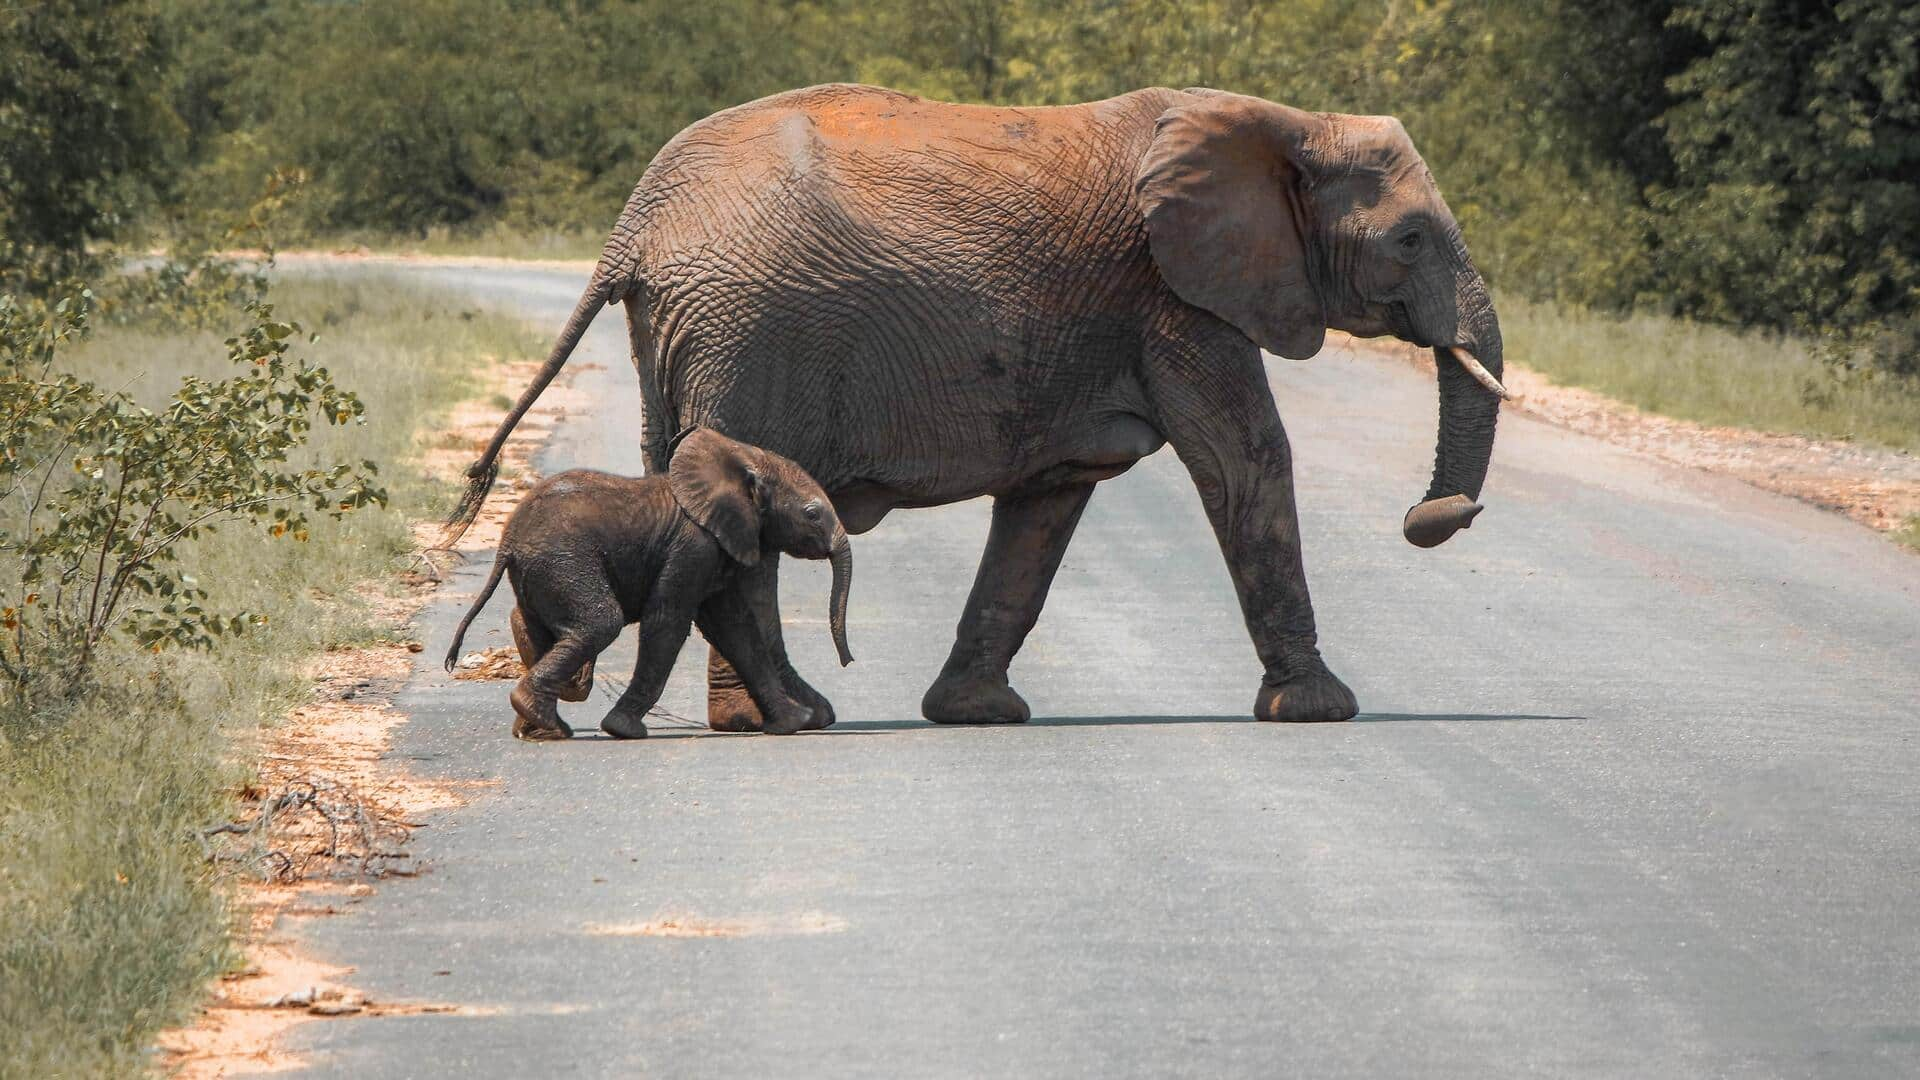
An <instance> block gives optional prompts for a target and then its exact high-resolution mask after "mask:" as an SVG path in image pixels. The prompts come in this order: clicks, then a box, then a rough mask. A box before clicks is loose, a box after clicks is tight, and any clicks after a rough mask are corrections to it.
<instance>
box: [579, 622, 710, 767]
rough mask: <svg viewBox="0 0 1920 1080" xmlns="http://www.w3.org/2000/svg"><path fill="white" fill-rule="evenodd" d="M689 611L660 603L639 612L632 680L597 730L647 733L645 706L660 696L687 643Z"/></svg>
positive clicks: (618, 734) (632, 735) (628, 735)
mask: <svg viewBox="0 0 1920 1080" xmlns="http://www.w3.org/2000/svg"><path fill="white" fill-rule="evenodd" d="M692 623H693V616H692V613H691V612H689V611H687V610H686V609H685V608H681V607H670V606H665V605H662V606H659V607H653V608H650V609H649V610H648V611H646V612H644V613H642V614H641V616H640V655H639V657H638V658H637V659H636V660H635V661H634V663H633V681H632V682H630V683H628V684H627V689H626V692H625V693H623V694H621V695H620V700H619V701H616V702H614V703H613V708H612V710H611V711H609V712H608V713H607V715H606V717H605V718H604V719H602V720H601V721H600V730H601V731H604V732H606V733H607V734H609V735H611V736H613V737H614V738H616V739H644V738H646V737H647V710H648V709H651V708H653V706H654V703H655V702H657V701H659V700H660V691H662V690H664V689H666V686H667V676H669V675H671V674H673V662H674V660H676V659H678V658H679V656H680V647H681V646H682V645H684V644H686V641H687V631H688V630H689V629H690V628H691V625H692Z"/></svg>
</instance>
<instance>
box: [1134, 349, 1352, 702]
mask: <svg viewBox="0 0 1920 1080" xmlns="http://www.w3.org/2000/svg"><path fill="white" fill-rule="evenodd" d="M1207 366H1208V368H1209V370H1210V375H1211V377H1209V378H1204V379H1193V380H1184V379H1178V378H1163V379H1162V380H1160V382H1159V385H1158V386H1157V387H1156V390H1157V391H1158V394H1159V396H1160V398H1161V401H1160V407H1161V411H1162V422H1163V423H1164V424H1165V425H1166V429H1167V435H1168V441H1169V442H1171V443H1172V444H1173V447H1174V450H1175V451H1176V452H1178V453H1179V455H1180V460H1181V462H1182V463H1183V464H1185V465H1186V467H1187V471H1188V473H1189V474H1191V475H1192V477H1193V481H1194V484H1195V486H1196V487H1198V488H1199V490H1200V498H1201V502H1202V503H1203V504H1204V505H1205V507H1206V511H1207V518H1208V520H1209V521H1211V523H1212V524H1213V531H1214V536H1215V537H1216V538H1217V539H1218V540H1219V542H1220V550H1221V551H1222V553H1224V554H1225V555H1226V559H1227V569H1228V571H1229V573H1231V575H1232V577H1233V586H1234V590H1235V592H1237V593H1238V594H1239V597H1240V610H1241V613H1242V614H1243V615H1244V616H1245V617H1246V622H1247V631H1248V633H1249V634H1251V635H1252V637H1253V645H1254V650H1255V652H1256V653H1258V655H1259V657H1260V662H1261V664H1263V665H1265V668H1266V671H1265V673H1264V675H1263V676H1262V677H1261V680H1260V689H1259V691H1258V692H1257V693H1256V695H1255V697H1254V704H1253V715H1254V719H1256V720H1278V721H1290V722H1302V721H1321V720H1349V719H1352V718H1353V716H1354V715H1355V714H1356V713H1357V712H1358V711H1359V707H1358V704H1357V703H1356V702H1355V700H1354V696H1353V691H1352V690H1349V689H1348V688H1347V686H1346V684H1345V683H1343V682H1341V681H1340V680H1339V679H1338V678H1337V677H1335V676H1334V674H1333V672H1331V671H1329V670H1327V665H1326V663H1325V661H1323V660H1322V659H1321V658H1320V648H1319V635H1318V633H1317V631H1316V630H1315V627H1314V619H1313V601H1312V599H1311V598H1310V597H1309V596H1308V595H1307V575H1306V568H1305V566H1304V564H1303V561H1302V559H1301V553H1300V515H1299V512H1298V510H1297V509H1296V508H1295V506H1294V490H1293V452H1292V448H1291V447H1290V446H1289V445H1288V443H1287V433H1286V430H1285V428H1283V427H1282V426H1281V423H1280V414H1279V412H1278V411H1277V410H1276V409H1275V408H1274V404H1273V397H1272V394H1271V392H1270V391H1269V390H1268V388H1267V380H1266V369H1265V366H1264V365H1263V364H1262V363H1261V362H1260V358H1259V355H1258V354H1257V353H1252V354H1251V355H1250V356H1249V357H1248V358H1247V362H1246V363H1245V365H1244V366H1242V367H1241V368H1239V369H1234V368H1233V364H1232V362H1231V361H1226V362H1224V363H1221V364H1213V363H1209V364H1208V365H1207ZM1222 367H1226V368H1228V369H1229V370H1226V371H1222V370H1221V368H1222Z"/></svg>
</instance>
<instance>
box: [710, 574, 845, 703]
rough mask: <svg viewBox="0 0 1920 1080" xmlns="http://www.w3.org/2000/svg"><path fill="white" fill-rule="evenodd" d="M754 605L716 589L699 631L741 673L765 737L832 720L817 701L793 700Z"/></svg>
mask: <svg viewBox="0 0 1920 1080" xmlns="http://www.w3.org/2000/svg"><path fill="white" fill-rule="evenodd" d="M756 618H757V617H756V616H755V614H754V612H753V608H752V606H751V605H750V604H748V603H747V602H746V599H745V598H744V597H742V596H741V595H740V593H739V591H738V590H737V589H726V590H723V591H721V592H719V593H716V594H715V595H714V596H713V597H711V598H710V599H708V600H707V602H706V603H705V604H703V605H701V607H700V615H699V623H700V632H701V633H702V634H704V635H706V638H707V643H708V644H710V645H712V646H713V647H714V649H715V650H717V651H718V652H719V653H720V655H722V656H724V657H726V659H727V662H728V663H730V664H732V665H733V668H734V670H735V671H737V672H739V673H740V681H741V682H742V683H744V684H745V686H746V690H747V693H749V694H751V695H752V697H753V703H754V704H755V705H757V706H759V709H760V715H761V717H762V726H761V728H760V730H762V731H764V732H766V733H767V734H769V735H792V734H794V733H795V732H799V731H811V730H814V729H817V728H824V727H827V726H828V725H830V724H832V723H833V711H832V709H831V707H828V706H827V705H826V700H825V699H824V698H822V699H821V707H820V708H814V707H811V706H808V705H804V704H802V703H800V702H799V701H796V700H795V699H794V697H793V696H792V695H791V694H789V693H788V692H787V687H786V685H785V683H784V682H783V681H782V679H781V669H782V666H783V665H782V664H781V663H780V661H779V660H778V659H777V658H776V656H775V655H774V653H773V651H772V649H771V648H769V646H768V644H767V638H766V635H765V633H764V631H763V629H762V627H761V626H760V624H759V623H758V622H757V621H756Z"/></svg>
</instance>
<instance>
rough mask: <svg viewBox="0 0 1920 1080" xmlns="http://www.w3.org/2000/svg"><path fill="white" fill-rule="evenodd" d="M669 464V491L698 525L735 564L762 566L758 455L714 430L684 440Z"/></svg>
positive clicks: (697, 431) (692, 433)
mask: <svg viewBox="0 0 1920 1080" xmlns="http://www.w3.org/2000/svg"><path fill="white" fill-rule="evenodd" d="M678 441H679V446H678V447H677V448H676V449H675V450H674V452H673V460H672V461H670V462H668V464H667V486H668V487H669V488H670V489H671V490H672V491H673V501H674V502H677V503H679V504H680V509H682V510H684V511H686V513H687V516H688V517H690V518H692V519H693V521H694V524H696V525H698V526H700V527H701V528H702V529H704V530H706V532H707V533H708V535H710V536H712V537H713V538H714V539H715V540H716V541H718V542H719V544H720V547H721V549H722V550H724V551H725V552H726V553H727V554H728V555H729V556H731V557H732V558H733V560H734V561H735V562H738V563H741V564H742V565H745V566H752V565H754V564H755V563H758V562H759V561H760V509H759V506H758V504H757V503H756V502H755V499H754V489H755V486H756V484H757V483H758V481H759V478H758V476H757V474H756V472H755V470H754V466H753V460H752V454H753V451H752V450H751V449H750V448H749V447H747V446H746V445H744V444H742V443H738V442H735V441H733V440H732V439H729V438H727V437H726V436H725V435H722V434H720V433H719V432H717V431H714V430H712V429H711V428H694V429H693V430H692V431H688V432H686V433H684V434H683V435H681V436H680V438H679V440H678Z"/></svg>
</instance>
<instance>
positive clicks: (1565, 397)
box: [1348, 339, 1920, 532]
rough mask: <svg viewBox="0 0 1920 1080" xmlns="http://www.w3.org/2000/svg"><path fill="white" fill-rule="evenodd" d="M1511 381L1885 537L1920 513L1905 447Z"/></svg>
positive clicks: (1624, 438) (1408, 359) (1571, 425)
mask: <svg viewBox="0 0 1920 1080" xmlns="http://www.w3.org/2000/svg"><path fill="white" fill-rule="evenodd" d="M1348 344H1349V345H1350V346H1351V347H1353V348H1355V349H1365V350H1369V351H1372V352H1375V353H1378V354H1380V355H1383V356H1388V357H1391V358H1393V359H1396V360H1399V361H1401V362H1403V363H1410V364H1413V365H1414V366H1416V367H1420V368H1423V369H1425V370H1427V371H1432V370H1433V357H1432V354H1431V353H1429V352H1427V351H1426V350H1424V349H1415V348H1413V347H1412V346H1408V345H1402V344H1398V343H1380V342H1375V341H1360V340H1352V339H1348ZM1503 381H1504V382H1505V384H1506V387H1507V389H1508V390H1511V391H1512V392H1513V393H1514V394H1515V395H1517V396H1518V398H1519V400H1517V401H1515V402H1514V403H1512V405H1511V406H1509V407H1510V408H1515V409H1518V410H1520V411H1521V412H1525V413H1527V414H1529V415H1531V416H1534V417H1537V418H1539V419H1541V420H1545V421H1547V422H1548V423H1551V424H1556V425H1558V426H1560V427H1564V428H1568V429H1570V430H1573V431H1578V432H1580V433H1582V434H1585V435H1592V436H1595V437H1597V438H1601V439H1605V440H1606V441H1608V442H1610V443H1613V444H1615V445H1617V446H1624V447H1627V448H1628V449H1631V450H1635V451H1638V452H1640V453H1644V454H1649V455H1651V456H1653V457H1656V458H1659V459H1660V460H1662V461H1666V462H1671V463H1672V464H1675V465H1684V466H1687V467H1689V468H1695V469H1704V470H1706V471H1708V472H1713V473H1720V474H1722V475H1726V476H1732V477H1734V478H1736V479H1739V480H1742V481H1744V482H1746V483H1748V484H1751V485H1753V486H1754V487H1757V488H1761V489H1763V490H1766V491H1772V492H1777V493H1778V494H1781V495H1788V496H1791V497H1793V498H1796V499H1799V500H1801V501H1802V502H1807V503H1812V504H1813V505H1815V506H1818V507H1820V508H1821V509H1823V510H1831V511H1834V512H1836V513H1840V514H1845V515H1846V516H1847V517H1849V518H1852V519H1853V520H1855V521H1857V522H1859V523H1860V524H1862V525H1865V526H1867V527H1868V528H1871V529H1876V530H1878V531H1880V532H1895V531H1898V530H1900V529H1902V528H1903V527H1905V526H1906V523H1907V522H1908V521H1909V520H1910V519H1912V518H1914V517H1915V516H1916V515H1920V456H1916V455H1914V454H1911V453H1907V452H1905V451H1898V450H1886V449H1882V448H1880V447H1874V446H1860V445H1856V444H1854V443H1844V442H1834V441H1829V440H1822V439H1810V438H1807V437H1805V436H1802V435H1776V434H1770V433H1767V432H1760V431H1748V430H1745V429H1743V428H1730V427H1709V426H1707V425H1705V424H1696V423H1693V422H1691V421H1687V420H1675V419H1673V418H1671V417H1666V416H1657V415H1654V414H1652V413H1646V412H1642V411H1640V410H1639V409H1636V408H1634V407H1633V406H1631V405H1628V404H1625V403H1623V402H1620V401H1617V400H1615V399H1613V398H1610V397H1608V396H1606V395H1605V394H1599V393H1595V392H1594V391H1592V390H1584V389H1581V388H1580V387H1577V386H1558V385H1555V384H1554V383H1553V381H1552V380H1550V379H1548V378H1547V377H1546V376H1545V375H1542V374H1541V373H1539V372H1537V371H1534V370H1533V369H1531V368H1528V367H1525V366H1523V365H1521V364H1517V363H1514V362H1512V361H1508V363H1507V369H1506V372H1505V374H1504V376H1503Z"/></svg>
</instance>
